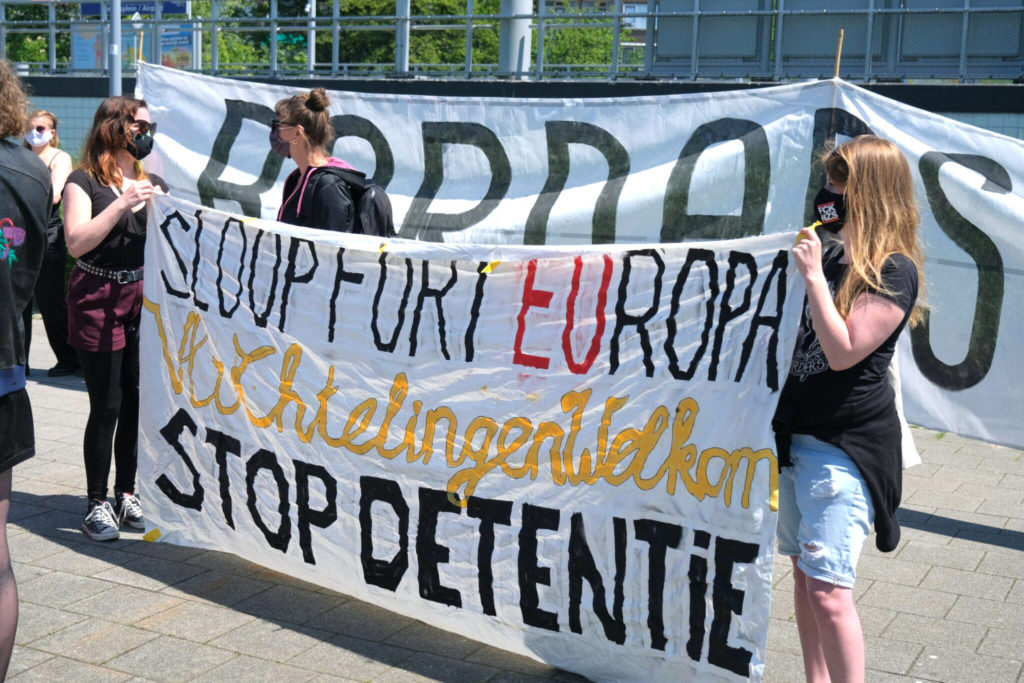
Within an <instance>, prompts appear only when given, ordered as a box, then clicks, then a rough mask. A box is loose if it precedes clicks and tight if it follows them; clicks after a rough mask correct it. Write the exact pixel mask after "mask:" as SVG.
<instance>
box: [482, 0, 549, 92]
mask: <svg viewBox="0 0 1024 683" xmlns="http://www.w3.org/2000/svg"><path fill="white" fill-rule="evenodd" d="M541 1H542V2H543V0H541ZM472 75H473V0H466V78H469V77H470V76H472Z"/></svg>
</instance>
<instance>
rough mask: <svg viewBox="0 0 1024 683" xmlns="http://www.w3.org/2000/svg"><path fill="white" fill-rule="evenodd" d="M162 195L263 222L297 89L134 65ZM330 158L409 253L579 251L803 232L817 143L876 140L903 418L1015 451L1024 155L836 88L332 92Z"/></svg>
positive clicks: (1011, 143) (1021, 425)
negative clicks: (913, 298)
mask: <svg viewBox="0 0 1024 683" xmlns="http://www.w3.org/2000/svg"><path fill="white" fill-rule="evenodd" d="M140 68H141V71H140V74H139V81H138V82H139V85H140V89H141V92H142V94H144V95H145V97H146V98H147V99H148V101H149V102H150V104H151V105H152V108H153V115H154V116H155V118H156V119H157V120H158V121H159V122H160V134H159V135H158V144H157V153H158V155H159V157H160V159H159V160H158V161H160V162H162V168H163V171H164V173H165V177H166V179H167V181H168V182H169V183H170V186H171V188H172V193H174V194H176V195H177V196H180V197H184V198H186V199H190V200H193V201H200V202H201V203H203V204H205V205H207V206H215V207H222V208H225V209H227V210H230V211H239V210H241V211H242V212H243V213H247V214H249V215H262V216H263V217H266V218H272V217H273V216H274V215H276V210H277V206H278V203H279V202H280V196H281V186H282V183H283V179H284V176H285V175H286V174H287V173H288V172H289V171H290V170H291V169H292V168H293V165H292V163H291V162H284V163H282V160H281V159H280V158H279V157H276V156H275V155H273V154H272V153H271V152H270V149H269V145H268V142H267V134H268V132H269V129H268V127H267V126H268V125H269V122H270V119H271V118H272V117H273V111H272V108H273V105H274V103H275V102H276V101H277V100H278V99H280V98H282V97H285V96H290V95H293V94H295V93H296V92H297V91H298V89H296V88H292V87H285V86H270V85H261V84H255V83H248V82H244V81H235V80H229V79H218V78H208V77H202V76H195V75H192V74H186V73H182V72H178V71H174V70H171V69H162V68H160V67H153V66H149V65H141V66H140ZM330 98H331V102H332V107H331V113H332V115H333V119H332V120H333V122H334V126H335V129H336V130H337V131H338V134H339V138H338V140H337V143H336V144H335V146H334V154H335V155H337V156H340V157H343V158H344V159H346V160H347V161H349V162H350V163H351V164H353V165H354V166H356V167H357V168H360V169H362V170H364V171H366V172H367V173H368V174H369V175H373V176H375V179H376V180H377V182H378V184H380V185H383V186H385V187H386V188H387V190H388V193H389V195H390V196H391V198H392V202H393V204H394V207H395V212H396V221H395V223H396V225H397V226H399V228H400V234H401V235H402V236H403V237H411V238H419V239H426V240H435V241H444V242H446V243H474V242H475V243H487V244H524V243H525V244H588V243H602V242H620V243H621V242H647V243H657V242H678V241H683V240H693V239H723V238H733V237H742V236H748V235H759V234H763V233H775V232H783V231H789V230H794V229H797V228H798V227H800V226H802V225H806V224H807V223H809V222H810V220H811V219H810V213H809V212H810V204H811V200H812V199H813V197H814V195H815V193H816V192H817V191H818V189H819V188H820V187H821V185H822V183H823V176H822V175H821V171H820V168H818V167H817V166H814V165H812V159H814V158H816V156H817V154H818V153H819V152H820V151H821V150H822V149H823V147H824V145H825V144H826V142H827V141H829V140H832V139H837V140H839V141H840V142H841V141H842V140H845V139H846V138H848V137H851V136H854V135H857V134H860V133H863V132H874V133H875V134H877V135H880V136H882V137H885V138H888V139H890V140H892V141H893V142H895V143H896V144H897V145H899V147H900V149H902V150H903V152H904V154H906V156H907V159H908V161H909V162H910V167H911V169H912V171H913V173H914V178H915V185H916V191H917V197H918V202H919V205H920V207H921V213H922V230H923V236H924V242H925V246H926V253H927V263H926V266H925V276H926V280H927V282H926V284H927V291H926V293H925V296H926V298H927V301H928V303H929V304H930V306H931V315H930V318H929V322H928V325H926V326H922V327H920V328H917V329H916V330H914V331H913V332H909V331H908V332H907V333H906V338H905V339H904V340H903V341H902V343H901V344H900V347H899V349H900V350H899V353H900V356H901V358H900V368H901V370H902V378H903V389H904V400H905V404H906V413H907V417H908V418H909V419H910V420H911V421H912V422H914V423H916V424H921V425H924V426H928V427H933V428H936V429H941V430H947V431H954V432H957V433H960V434H964V435H967V436H971V437H975V438H981V439H986V440H988V441H994V442H999V443H1005V444H1010V445H1014V446H1017V447H1024V421H1022V420H1021V419H1020V416H1021V415H1022V414H1024V405H1022V403H1024V402H1022V398H1021V396H1022V394H1021V392H1020V389H1019V387H1020V386H1021V385H1022V384H1024V364H1021V363H1020V362H1018V359H1017V354H1016V351H1014V349H1015V348H1017V344H1016V343H1015V342H1014V341H1013V340H1015V339H1018V338H1019V337H1021V336H1022V335H1024V307H1021V306H1020V305H1019V304H1015V303H1014V302H1020V301H1021V300H1024V239H1022V238H1024V193H1022V190H1021V188H1022V187H1024V142H1022V141H1021V140H1017V139H1013V138H1008V137H1006V136H1002V135H997V134H995V133H991V132H989V131H986V130H982V129H980V128H975V127H973V126H969V125H965V124H961V123H958V122H956V121H952V120H950V119H946V118H943V117H941V116H937V115H934V114H930V113H927V112H924V111H921V110H918V109H914V108H913V107H908V106H906V105H904V104H901V103H899V102H896V101H893V100H889V99H886V98H884V97H881V96H878V95H874V94H872V93H870V92H868V91H866V90H862V89H860V88H857V87H855V86H852V85H849V84H847V83H843V82H841V81H822V82H817V83H802V84H795V85H787V86H781V87H775V88H763V89H757V90H744V91H734V92H717V93H706V94H695V95H675V96H659V97H637V98H629V99H586V100H536V99H533V100H530V99H499V98H475V99H474V98H466V97H422V96H401V95H379V94H364V93H350V92H336V91H335V92H331V93H330Z"/></svg>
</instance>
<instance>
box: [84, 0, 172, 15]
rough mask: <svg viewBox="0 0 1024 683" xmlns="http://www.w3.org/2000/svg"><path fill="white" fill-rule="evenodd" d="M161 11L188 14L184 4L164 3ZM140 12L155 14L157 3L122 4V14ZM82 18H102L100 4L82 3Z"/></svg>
mask: <svg viewBox="0 0 1024 683" xmlns="http://www.w3.org/2000/svg"><path fill="white" fill-rule="evenodd" d="M160 4H161V10H162V12H163V13H164V14H187V13H188V10H187V9H186V7H185V5H186V3H184V2H162V3H160ZM136 12H138V13H139V14H155V13H156V3H155V2H122V3H121V14H124V15H126V16H129V17H130V16H131V15H133V14H135V13H136ZM82 16H83V17H98V16H100V3H98V2H83V3H82Z"/></svg>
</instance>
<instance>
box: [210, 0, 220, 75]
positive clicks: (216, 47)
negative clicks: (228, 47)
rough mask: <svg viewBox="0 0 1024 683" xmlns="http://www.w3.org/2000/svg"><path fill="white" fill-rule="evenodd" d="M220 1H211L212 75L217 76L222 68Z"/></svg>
mask: <svg viewBox="0 0 1024 683" xmlns="http://www.w3.org/2000/svg"><path fill="white" fill-rule="evenodd" d="M218 2H219V0H210V73H212V74H213V75H214V76H216V75H217V70H218V69H219V68H220V27H219V26H217V19H219V18H220V9H219V4H218Z"/></svg>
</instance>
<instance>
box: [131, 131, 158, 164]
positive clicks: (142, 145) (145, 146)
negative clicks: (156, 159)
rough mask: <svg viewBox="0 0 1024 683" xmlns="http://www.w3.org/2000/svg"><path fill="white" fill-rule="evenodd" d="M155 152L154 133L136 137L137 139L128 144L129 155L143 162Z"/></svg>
mask: <svg viewBox="0 0 1024 683" xmlns="http://www.w3.org/2000/svg"><path fill="white" fill-rule="evenodd" d="M152 151H153V135H152V133H146V134H145V135H136V136H135V139H134V140H132V141H131V142H130V143H129V144H128V153H129V154H131V155H132V156H133V157H135V158H136V159H138V160H139V161H142V160H143V159H145V158H146V157H147V156H149V153H150V152H152Z"/></svg>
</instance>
